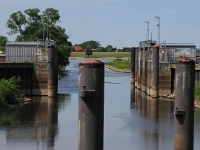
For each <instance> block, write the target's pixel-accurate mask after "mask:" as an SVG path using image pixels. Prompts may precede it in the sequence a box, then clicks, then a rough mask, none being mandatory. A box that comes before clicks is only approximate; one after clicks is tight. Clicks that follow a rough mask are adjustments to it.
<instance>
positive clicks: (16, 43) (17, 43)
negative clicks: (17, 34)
mask: <svg viewBox="0 0 200 150" xmlns="http://www.w3.org/2000/svg"><path fill="white" fill-rule="evenodd" d="M39 44H40V43H39V42H7V43H6V46H7V45H9V46H10V45H33V46H37V45H39Z"/></svg>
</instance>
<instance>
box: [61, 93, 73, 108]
mask: <svg viewBox="0 0 200 150" xmlns="http://www.w3.org/2000/svg"><path fill="white" fill-rule="evenodd" d="M70 100H71V95H70V94H59V95H58V110H61V109H64V107H65V103H70Z"/></svg>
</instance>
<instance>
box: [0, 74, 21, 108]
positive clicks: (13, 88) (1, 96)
mask: <svg viewBox="0 0 200 150" xmlns="http://www.w3.org/2000/svg"><path fill="white" fill-rule="evenodd" d="M19 83H20V78H19V77H18V78H17V77H12V78H10V79H8V80H5V79H1V80H0V105H1V106H5V105H7V104H13V103H15V102H16V98H17V97H19V88H20V85H19Z"/></svg>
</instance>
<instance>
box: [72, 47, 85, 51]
mask: <svg viewBox="0 0 200 150" xmlns="http://www.w3.org/2000/svg"><path fill="white" fill-rule="evenodd" d="M73 49H74V50H75V51H82V50H83V49H82V47H80V46H73Z"/></svg>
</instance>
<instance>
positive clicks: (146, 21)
mask: <svg viewBox="0 0 200 150" xmlns="http://www.w3.org/2000/svg"><path fill="white" fill-rule="evenodd" d="M144 23H147V24H148V28H147V30H146V31H147V32H148V41H149V22H148V21H145V22H144Z"/></svg>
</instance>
